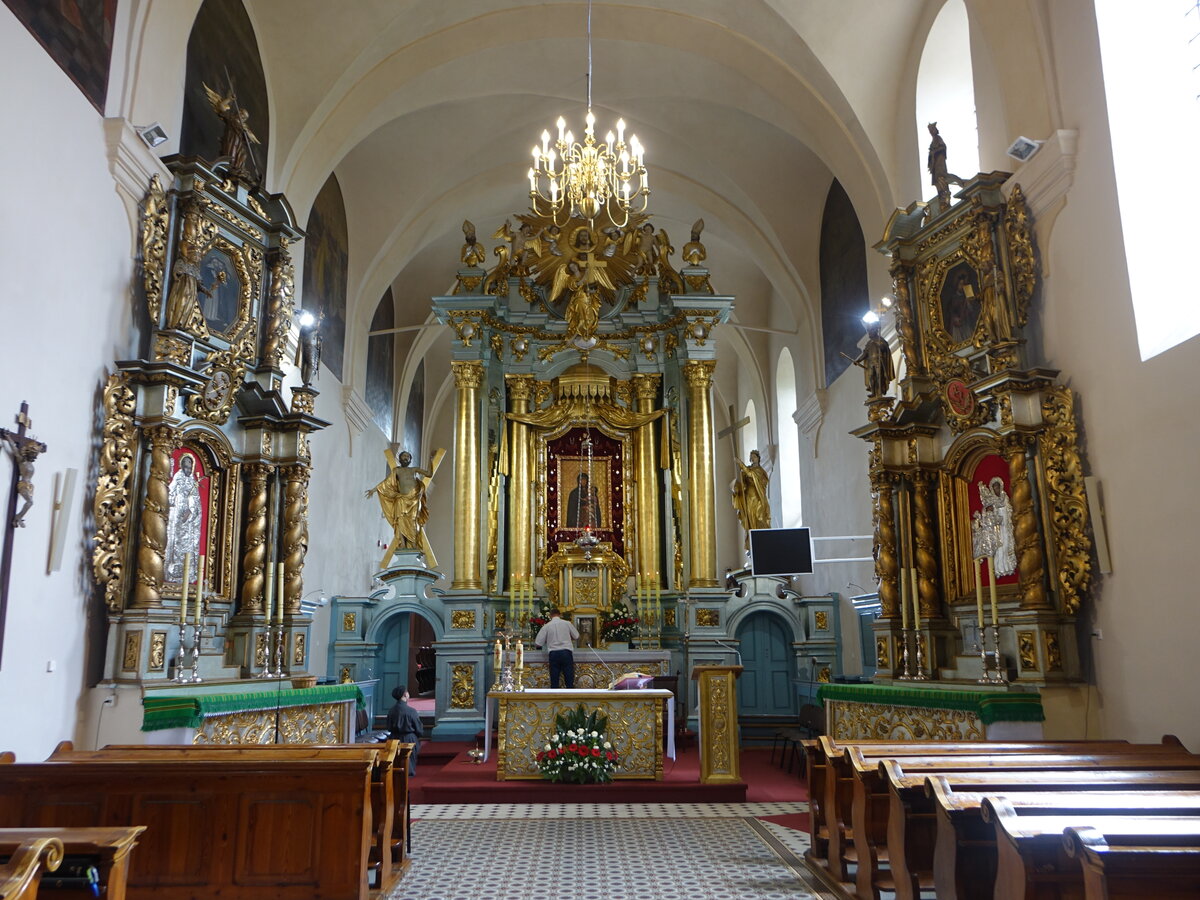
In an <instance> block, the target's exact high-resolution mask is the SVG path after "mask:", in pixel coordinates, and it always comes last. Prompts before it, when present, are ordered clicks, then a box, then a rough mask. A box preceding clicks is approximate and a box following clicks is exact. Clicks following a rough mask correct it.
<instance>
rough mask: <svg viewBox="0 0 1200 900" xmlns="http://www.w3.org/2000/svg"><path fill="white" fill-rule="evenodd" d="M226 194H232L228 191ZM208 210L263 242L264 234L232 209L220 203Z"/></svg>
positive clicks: (214, 204)
mask: <svg viewBox="0 0 1200 900" xmlns="http://www.w3.org/2000/svg"><path fill="white" fill-rule="evenodd" d="M226 193H230V192H229V191H226ZM208 209H209V212H211V213H215V214H216V215H218V216H219V217H220V218H222V219H224V220H225V221H226V222H228V223H229V224H230V225H232V226H234V227H235V228H239V229H241V230H242V231H244V232H245V233H246V234H248V235H249V236H250V237H253V238H256V239H257V240H259V241H261V240H262V239H263V233H262V232H261V231H259V230H258V229H257V228H255V227H254V226H253V225H251V224H250V223H249V222H248V221H246V220H245V219H243V218H242V217H241V216H239V215H238V214H237V213H235V212H233V211H232V210H230V209H226V208H225V207H224V206H222V205H221V204H220V203H213V204H212V205H210V206H209V208H208Z"/></svg>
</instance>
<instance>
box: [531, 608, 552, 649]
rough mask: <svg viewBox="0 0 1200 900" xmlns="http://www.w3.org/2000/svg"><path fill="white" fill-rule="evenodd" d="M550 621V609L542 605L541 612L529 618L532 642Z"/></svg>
mask: <svg viewBox="0 0 1200 900" xmlns="http://www.w3.org/2000/svg"><path fill="white" fill-rule="evenodd" d="M549 621H550V607H549V606H547V605H546V604H544V603H543V604H542V605H541V606H540V607H539V611H538V612H537V613H535V614H533V615H531V616H530V617H529V640H530V641H532V640H533V639H534V638H536V637H537V633H538V632H539V631H541V630H542V626H543V625H545V624H546V623H547V622H549Z"/></svg>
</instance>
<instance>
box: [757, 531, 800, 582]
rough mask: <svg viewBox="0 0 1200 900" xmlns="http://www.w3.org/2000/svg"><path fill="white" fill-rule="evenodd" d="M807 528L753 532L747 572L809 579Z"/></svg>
mask: <svg viewBox="0 0 1200 900" xmlns="http://www.w3.org/2000/svg"><path fill="white" fill-rule="evenodd" d="M811 531H812V530H811V529H809V528H754V529H751V531H750V570H751V571H752V572H753V573H754V574H755V575H811V574H812V570H813V552H812V533H811Z"/></svg>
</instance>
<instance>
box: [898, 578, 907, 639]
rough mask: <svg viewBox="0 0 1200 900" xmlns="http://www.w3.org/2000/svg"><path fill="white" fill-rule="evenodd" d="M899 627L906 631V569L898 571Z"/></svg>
mask: <svg viewBox="0 0 1200 900" xmlns="http://www.w3.org/2000/svg"><path fill="white" fill-rule="evenodd" d="M900 627H901V628H902V629H904V630H905V631H908V569H901V570H900Z"/></svg>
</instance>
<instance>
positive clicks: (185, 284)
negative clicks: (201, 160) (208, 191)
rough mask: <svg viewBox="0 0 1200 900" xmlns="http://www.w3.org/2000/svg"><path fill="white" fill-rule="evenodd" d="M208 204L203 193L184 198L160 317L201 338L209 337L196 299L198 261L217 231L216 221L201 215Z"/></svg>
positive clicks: (165, 322) (175, 327)
mask: <svg viewBox="0 0 1200 900" xmlns="http://www.w3.org/2000/svg"><path fill="white" fill-rule="evenodd" d="M208 206H209V201H208V200H207V199H206V198H204V197H189V198H188V199H186V200H184V202H183V228H182V230H181V232H180V236H179V247H178V250H177V252H176V257H175V265H174V266H173V268H172V271H171V290H170V292H169V293H168V295H167V308H166V315H165V316H164V318H163V322H164V324H165V327H167V328H171V329H178V330H181V331H187V332H189V333H190V334H193V335H195V336H196V337H200V338H207V337H208V322H207V320H206V319H205V318H204V313H203V312H201V310H200V303H199V302H198V300H197V294H198V293H199V288H200V279H201V277H202V273H201V271H200V263H201V262H202V261H203V259H204V252H205V250H206V249H207V248H208V246H209V245H210V243H211V241H212V239H213V238H214V237H215V235H216V233H217V226H216V223H214V222H213V221H211V220H210V219H207V218H205V216H204V210H205V209H206V208H207V207H208Z"/></svg>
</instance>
